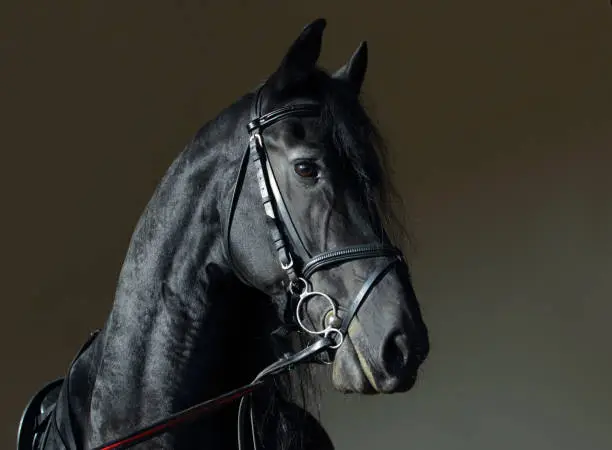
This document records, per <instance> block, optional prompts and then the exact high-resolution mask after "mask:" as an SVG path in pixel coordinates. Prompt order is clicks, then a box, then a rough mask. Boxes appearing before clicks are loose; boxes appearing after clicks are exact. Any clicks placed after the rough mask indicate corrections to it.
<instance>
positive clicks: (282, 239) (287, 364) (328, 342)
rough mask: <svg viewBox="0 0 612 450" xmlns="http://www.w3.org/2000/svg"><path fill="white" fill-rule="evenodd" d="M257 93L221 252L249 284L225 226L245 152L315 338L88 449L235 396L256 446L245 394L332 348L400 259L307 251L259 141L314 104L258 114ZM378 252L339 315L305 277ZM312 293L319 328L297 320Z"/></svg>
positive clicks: (134, 440)
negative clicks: (217, 390)
mask: <svg viewBox="0 0 612 450" xmlns="http://www.w3.org/2000/svg"><path fill="white" fill-rule="evenodd" d="M260 97H261V88H260V89H258V91H257V93H256V96H255V100H254V102H253V106H252V110H251V118H252V119H251V121H250V122H249V123H248V125H247V131H248V133H249V144H248V147H247V149H246V151H245V153H244V155H243V157H242V161H241V164H240V168H239V170H238V175H237V177H236V182H235V183H234V189H233V194H232V199H231V203H230V208H229V212H228V220H227V228H226V230H225V245H226V251H227V254H228V259H229V261H230V263H231V265H232V266H233V268H234V270H235V273H236V275H237V276H238V278H240V279H241V281H242V282H244V283H245V284H247V285H250V283H249V282H248V281H247V279H246V277H245V276H244V275H243V274H242V273H241V272H240V270H239V268H238V266H237V265H236V264H234V263H233V260H232V255H231V251H230V249H231V246H230V229H231V225H232V221H233V217H234V213H235V210H236V207H237V203H238V198H239V195H240V191H241V188H242V185H243V183H244V178H245V174H246V168H247V165H248V162H249V157H250V160H251V161H252V163H253V164H254V166H255V168H256V171H257V182H258V184H259V192H260V194H261V198H262V201H263V206H264V211H265V214H266V218H267V223H268V225H269V229H270V234H271V238H272V242H273V245H274V248H275V250H276V252H277V256H278V261H279V263H280V266H281V267H282V269H283V271H284V272H285V274H286V282H285V286H286V290H287V294H288V296H289V297H290V298H293V299H295V300H297V304H296V306H295V311H294V312H293V313H294V319H295V321H296V322H297V325H298V327H299V331H301V332H305V333H307V334H309V335H312V336H314V337H316V340H315V341H314V342H313V343H311V344H310V345H308V346H307V347H306V348H304V349H302V350H300V351H298V352H296V353H294V354H289V355H284V356H283V357H281V358H280V359H279V360H278V361H276V362H274V363H273V364H271V365H269V366H268V367H266V368H265V369H264V370H262V371H261V372H260V373H259V374H258V375H257V377H255V379H254V380H253V381H252V382H251V383H249V384H247V385H245V386H242V387H239V388H237V389H234V390H233V391H230V392H227V393H225V394H222V395H221V396H219V397H216V398H214V399H211V400H206V401H204V402H201V403H198V404H196V405H194V406H192V407H190V408H187V409H185V410H182V411H180V412H177V413H175V414H173V415H171V416H168V417H165V418H164V419H162V420H159V421H158V422H155V423H153V424H150V425H148V426H146V427H143V428H140V429H138V430H136V431H134V432H132V433H130V434H129V435H127V436H124V437H121V438H119V439H115V440H113V441H111V442H107V443H105V444H103V445H100V446H98V447H96V448H94V449H92V450H116V449H125V448H129V447H132V446H134V445H136V444H138V443H140V442H144V441H147V440H150V439H151V438H153V437H155V436H157V435H160V434H162V433H165V432H166V431H169V430H170V429H172V428H175V427H176V426H178V425H181V424H184V423H188V422H192V421H194V420H196V419H197V418H199V417H201V416H203V415H206V414H209V413H210V412H212V411H214V410H216V409H218V408H220V407H221V406H224V405H226V404H227V403H230V402H233V401H235V400H238V399H240V406H239V409H238V448H239V449H240V450H242V449H243V448H244V431H243V425H244V423H245V421H246V420H247V417H246V414H247V407H248V410H249V411H248V413H249V416H250V417H249V419H250V420H249V421H250V426H251V439H252V443H253V448H254V449H255V450H256V449H257V439H256V436H255V420H254V413H253V408H252V404H250V403H248V402H251V401H252V399H251V396H250V394H251V393H253V392H254V391H256V390H257V389H259V388H260V387H262V386H263V385H264V383H265V381H266V380H267V379H268V378H270V377H273V376H275V375H278V374H280V373H283V372H286V371H288V370H290V369H291V368H292V367H295V366H296V365H298V364H303V363H314V362H325V361H321V360H320V359H317V357H318V356H320V355H321V354H323V353H324V352H329V351H330V350H332V351H333V350H334V349H337V348H339V347H340V346H341V345H342V342H343V340H344V338H345V336H346V335H347V333H348V329H349V325H350V324H351V321H352V320H353V318H354V317H355V316H356V314H357V312H358V311H359V308H360V307H361V306H362V304H363V303H364V301H365V300H366V298H367V297H368V295H369V293H370V292H371V290H372V288H373V287H374V286H375V285H376V284H377V283H378V282H379V281H380V280H381V279H382V278H383V277H384V276H385V275H386V274H387V273H388V272H389V271H390V270H391V268H392V267H393V266H394V264H396V263H398V262H400V261H402V253H401V251H400V250H399V249H397V248H395V247H392V246H388V245H384V244H379V243H373V244H362V245H355V246H348V247H343V248H339V249H333V250H329V251H324V252H322V253H320V254H318V255H315V256H312V255H311V254H310V253H309V252H308V250H307V249H306V246H305V245H304V243H303V241H302V239H301V237H300V233H299V231H298V229H297V227H296V226H295V223H294V222H293V220H292V219H291V215H290V214H289V211H288V209H287V206H286V204H285V202H284V200H283V197H282V194H281V192H280V189H279V187H278V184H277V182H276V178H275V176H274V172H273V170H272V167H271V165H270V161H269V158H268V154H267V151H266V147H265V145H264V139H263V132H264V131H265V129H266V128H268V127H269V126H271V125H273V124H275V123H277V122H279V121H281V120H284V119H286V118H289V117H318V116H319V115H320V107H319V106H318V105H314V104H302V105H288V106H283V107H280V108H278V109H275V110H273V111H271V112H268V113H266V114H263V115H262V114H261V112H260V109H261V108H260ZM294 256H296V257H294ZM383 257H384V258H386V260H387V261H386V262H385V264H383V265H382V266H380V267H379V268H377V269H376V270H375V271H373V272H372V273H371V274H370V276H369V277H368V278H367V279H366V281H365V282H364V283H363V285H362V287H361V289H360V290H359V292H358V293H357V295H356V296H355V298H354V299H353V301H352V302H351V303H350V305H349V307H348V308H347V309H346V310H344V311H342V314H340V313H341V308H340V306H339V305H338V304H337V303H336V301H335V300H333V299H332V297H330V296H329V295H327V294H325V293H323V292H319V291H314V290H312V287H311V282H310V277H311V276H312V275H313V274H314V273H316V272H318V271H320V270H323V269H329V268H331V267H335V266H338V265H340V264H344V263H347V262H350V261H355V260H361V259H366V258H383ZM298 266H299V267H298ZM312 298H319V299H323V300H325V301H326V302H327V303H328V304H329V310H328V312H327V314H326V315H325V320H324V321H322V322H324V326H323V328H322V329H321V330H316V329H311V328H309V327H307V326H306V325H305V324H304V321H303V310H304V307H305V303H306V302H307V301H309V300H310V299H312ZM75 445H76V444H75ZM70 450H73V449H70ZM75 450H76V449H75Z"/></svg>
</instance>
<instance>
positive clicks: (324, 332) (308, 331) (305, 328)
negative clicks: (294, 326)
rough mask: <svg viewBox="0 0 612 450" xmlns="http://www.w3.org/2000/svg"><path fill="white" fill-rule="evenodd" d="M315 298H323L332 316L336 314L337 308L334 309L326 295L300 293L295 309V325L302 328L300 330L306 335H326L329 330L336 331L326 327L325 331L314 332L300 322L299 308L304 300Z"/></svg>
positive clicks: (333, 303) (332, 303) (320, 293)
mask: <svg viewBox="0 0 612 450" xmlns="http://www.w3.org/2000/svg"><path fill="white" fill-rule="evenodd" d="M315 296H320V297H323V298H324V299H325V300H327V301H328V302H329V304H330V306H331V309H332V311H333V313H334V315H337V314H338V308H337V307H336V303H335V302H334V301H333V300H332V299H331V297H330V296H329V295H327V294H324V293H323V292H316V291H315V292H304V293H302V295H300V300H299V301H298V304H297V306H296V307H295V318H296V320H297V323H298V324H299V325H300V327H302V330H304V331H305V332H306V333H310V334H317V335H321V334H322V335H326V334H327V333H328V332H330V331H331V330H335V331H338V330H336V329H335V328H333V327H331V326H328V327H326V328H325V329H323V330H321V331H316V330H311V329H310V328H308V327H307V326H305V325H304V323H303V322H302V317H301V314H300V312H301V308H302V303H303V302H304V300H306V299H308V298H310V297H315Z"/></svg>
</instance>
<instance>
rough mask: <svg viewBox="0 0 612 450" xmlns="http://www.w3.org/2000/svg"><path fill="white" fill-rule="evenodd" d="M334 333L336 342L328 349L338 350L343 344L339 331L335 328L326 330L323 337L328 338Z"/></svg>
mask: <svg viewBox="0 0 612 450" xmlns="http://www.w3.org/2000/svg"><path fill="white" fill-rule="evenodd" d="M333 333H336V336H338V340H337V342H336V344H334V345H330V347H329V348H331V349H334V350H335V349H337V348H340V346H341V345H342V343H343V342H344V335H343V334H342V332H341V331H340V330H338V329H337V328H331V327H330V328H329V329H328V330H327V333H325V335H324V336H325V337H328V336H329V335H330V334H333Z"/></svg>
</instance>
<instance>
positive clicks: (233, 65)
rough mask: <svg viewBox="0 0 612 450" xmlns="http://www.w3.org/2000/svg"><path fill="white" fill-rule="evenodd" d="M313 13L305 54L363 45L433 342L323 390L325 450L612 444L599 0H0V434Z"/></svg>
mask: <svg viewBox="0 0 612 450" xmlns="http://www.w3.org/2000/svg"><path fill="white" fill-rule="evenodd" d="M399 5H401V6H399ZM317 16H323V17H326V18H327V19H328V29H327V31H326V35H325V41H324V50H323V51H324V54H323V56H322V62H323V64H324V65H325V66H326V67H328V68H330V69H335V68H336V67H338V66H339V65H340V64H342V63H343V62H344V61H345V60H346V58H347V57H348V56H349V55H350V53H351V52H352V51H353V50H354V48H355V47H356V46H357V44H358V42H359V41H360V40H361V39H368V41H369V43H370V50H371V59H370V61H371V64H370V68H369V73H368V78H367V85H366V93H367V99H368V102H369V104H370V105H371V106H372V111H373V113H374V114H375V116H376V117H377V119H378V120H379V121H380V123H381V124H382V127H383V130H384V132H385V133H386V135H387V136H388V139H389V141H390V144H391V147H392V148H393V150H394V159H395V168H396V180H397V182H398V184H399V187H400V190H401V193H402V194H403V197H404V199H405V201H406V204H407V207H408V211H409V214H410V217H411V221H410V227H411V229H412V232H413V234H414V236H415V237H416V244H417V248H416V252H415V253H414V254H413V255H412V260H413V267H414V280H415V285H416V290H417V293H418V294H419V296H420V298H421V302H422V304H423V308H424V313H425V317H426V319H427V321H428V323H429V325H430V328H431V336H432V353H431V358H430V360H429V362H428V364H427V365H426V366H425V367H424V370H423V374H422V378H421V380H420V383H419V385H418V388H417V389H416V390H414V391H413V392H412V393H409V394H407V395H398V396H393V397H386V398H382V397H379V398H357V397H350V398H346V397H342V396H340V395H337V394H333V393H330V394H329V395H328V396H326V397H325V403H324V410H323V419H324V423H325V426H326V427H327V428H328V430H329V431H330V433H331V434H332V437H333V438H334V439H335V442H336V444H337V448H338V449H371V448H406V449H408V448H418V449H420V450H427V449H432V450H434V449H435V450H439V449H483V450H484V449H493V448H494V449H516V448H521V449H538V450H544V449H576V448H580V449H583V450H587V449H594V450H595V449H610V448H612V427H611V422H612V390H611V389H610V380H612V356H611V350H610V344H611V343H612V339H611V337H612V331H611V328H610V321H611V320H612V302H611V301H610V300H611V297H612V275H611V274H612V270H611V269H612V238H611V232H612V203H611V202H612V201H611V199H610V192H611V189H612V181H611V180H612V173H611V172H612V171H611V169H612V156H610V151H611V150H612V149H611V147H612V7H611V6H610V4H609V2H608V1H606V0H597V1H596V0H574V1H570V0H563V1H560V0H557V1H552V0H546V1H543V0H542V1H533V0H515V1H513V2H495V1H493V2H492V1H485V0H480V1H478V0H464V1H442V2H440V1H438V2H433V1H432V2H416V1H411V2H404V3H401V2H399V1H397V0H393V1H381V0H378V1H376V2H365V1H351V2H349V1H346V2H340V1H333V2H332V1H329V0H326V1H323V0H321V1H308V2H297V1H296V2H280V1H268V2H265V1H264V2H262V1H258V2H254V1H246V0H244V1H232V2H229V1H224V2H204V1H195V0H193V1H179V0H173V1H159V2H151V1H129V2H126V1H119V0H115V1H104V2H102V1H95V2H94V1H90V2H84V1H62V2H48V1H45V2H43V1H40V0H39V1H30V2H23V1H22V2H16V1H7V0H4V1H3V2H2V3H1V5H0V56H1V59H0V61H1V62H0V64H1V66H0V95H1V97H0V114H1V124H2V133H0V148H1V151H2V166H1V167H2V177H0V179H1V180H2V181H1V182H2V186H0V195H1V199H0V200H1V205H2V220H1V221H0V224H1V226H2V231H1V233H0V236H1V238H2V243H1V248H2V258H1V264H2V270H1V272H0V273H2V280H1V282H2V300H3V305H4V308H3V311H4V314H3V317H2V326H1V327H0V333H1V335H0V345H1V346H2V347H1V353H0V354H1V355H2V358H1V360H0V361H1V364H2V370H1V374H2V375H1V376H2V379H1V380H0V401H1V407H0V419H1V420H0V427H1V428H0V447H1V448H13V445H14V436H15V430H16V426H17V420H18V417H19V415H20V413H21V411H22V408H23V406H24V405H25V402H26V400H27V399H28V397H29V396H30V395H31V394H33V392H34V391H35V390H36V389H37V388H39V387H40V386H41V385H42V383H43V382H45V381H47V380H50V379H52V378H54V377H56V376H59V375H62V374H63V373H64V371H65V368H66V365H67V364H68V362H69V360H70V358H71V357H72V355H73V354H74V352H75V351H76V350H77V348H78V347H79V346H80V344H81V343H82V342H83V340H84V338H85V336H86V335H87V333H88V332H89V330H91V329H92V328H94V327H97V326H100V325H101V324H102V322H103V320H104V318H105V316H106V314H107V312H108V310H109V308H110V305H111V299H112V294H113V290H114V284H115V281H116V277H117V273H118V271H119V268H120V265H121V263H122V259H123V255H124V252H125V250H126V246H127V243H128V239H129V237H130V234H131V232H132V228H133V226H134V224H135V222H136V220H137V218H138V216H139V214H140V212H141V211H142V208H143V207H144V205H145V203H146V201H147V200H148V198H149V196H150V195H151V194H152V191H153V189H154V186H155V185H156V183H157V181H158V180H159V179H160V177H161V175H162V174H163V172H164V170H165V169H166V167H167V166H168V165H169V163H170V162H171V160H172V159H173V158H174V157H175V155H176V154H177V153H178V151H180V150H181V148H182V146H183V145H184V144H185V143H186V142H187V140H188V139H189V137H190V136H191V135H192V134H193V133H194V132H195V130H196V129H197V128H198V127H199V126H200V125H201V124H202V123H203V122H204V121H206V120H208V119H209V118H211V117H212V116H214V115H215V114H216V113H217V112H218V111H219V110H220V109H221V108H223V107H225V106H226V105H228V104H229V103H231V102H232V101H234V99H236V98H237V97H238V96H239V95H241V94H242V93H244V92H245V91H246V90H247V89H250V88H251V87H253V86H254V85H255V84H256V83H257V82H259V81H260V80H261V79H263V78H264V77H265V76H267V75H268V74H269V73H270V72H271V71H272V70H273V69H274V68H275V66H276V64H277V62H278V61H279V59H280V58H281V56H282V54H283V52H284V50H285V49H286V48H287V46H288V45H289V44H290V42H291V41H292V40H293V39H294V38H295V37H296V36H297V34H298V33H299V31H300V30H301V28H302V26H304V25H305V24H306V23H308V22H309V21H310V20H312V19H314V18H316V17H317Z"/></svg>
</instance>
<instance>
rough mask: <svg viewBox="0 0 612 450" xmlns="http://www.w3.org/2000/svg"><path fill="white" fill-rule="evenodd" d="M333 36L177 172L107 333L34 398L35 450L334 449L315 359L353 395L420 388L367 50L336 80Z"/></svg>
mask: <svg viewBox="0 0 612 450" xmlns="http://www.w3.org/2000/svg"><path fill="white" fill-rule="evenodd" d="M324 28H325V21H324V20H323V19H319V20H316V21H314V22H313V23H311V24H310V25H308V26H307V27H306V28H305V29H304V30H303V31H302V33H301V34H300V36H299V37H298V38H297V40H296V41H295V42H294V43H293V45H292V46H291V47H290V49H289V50H288V52H287V54H286V55H285V57H284V58H283V60H282V62H281V64H280V66H279V67H278V69H277V70H276V71H275V72H274V73H273V74H272V75H271V76H270V77H269V78H268V79H267V80H266V81H265V82H264V83H263V84H262V85H260V86H258V87H257V88H256V89H255V90H254V91H253V92H251V93H248V94H247V95H245V96H244V97H242V98H241V99H239V100H238V101H237V102H236V103H234V104H233V105H231V106H230V107H228V108H227V109H225V110H224V111H223V112H221V113H220V114H219V115H218V116H217V117H216V118H215V119H213V120H212V121H210V122H209V123H208V124H206V125H205V126H204V127H202V128H201V129H200V130H199V132H198V133H197V134H196V136H195V137H194V138H193V140H192V141H191V142H190V143H189V144H188V145H187V146H186V148H185V149H184V151H183V152H182V153H181V154H180V155H179V156H178V157H177V158H176V160H175V161H174V162H173V164H172V165H171V167H170V168H169V170H168V171H167V173H166V174H165V176H164V177H163V179H162V181H161V183H160V184H159V186H158V187H157V189H156V191H155V193H154V195H153V197H152V199H151V200H150V202H149V204H148V206H147V207H146V209H145V211H144V213H143V215H142V216H141V218H140V220H139V222H138V224H137V226H136V229H135V231H134V234H133V236H132V240H131V242H130V245H129V249H128V251H127V255H126V258H125V261H124V264H123V267H122V270H121V274H120V277H119V281H118V286H117V290H116V296H115V301H114V305H113V308H112V311H111V313H110V315H109V317H108V319H107V321H106V323H105V325H104V327H103V328H102V329H101V330H99V331H98V332H95V333H93V334H92V336H91V338H90V339H89V340H88V341H87V343H86V344H85V345H84V346H83V348H82V349H81V351H80V352H79V353H78V354H77V356H76V358H75V359H74V361H73V362H72V364H71V365H70V367H69V369H68V371H67V374H66V376H65V378H62V379H60V380H57V381H56V382H53V383H50V384H48V385H47V386H45V387H44V388H43V389H42V390H41V391H40V392H39V393H38V394H37V395H36V396H34V398H33V399H32V400H31V402H30V404H29V405H28V407H27V408H26V410H25V411H24V414H23V417H22V421H21V424H20V432H19V436H20V437H19V439H18V447H19V449H20V450H21V449H26V448H27V449H32V448H36V449H69V450H77V449H84V450H91V449H94V448H96V449H109V450H110V449H116V448H127V447H129V446H133V445H137V446H138V448H155V449H159V448H163V449H191V448H193V449H204V448H206V449H211V450H212V449H223V450H227V449H232V448H237V446H238V448H241V449H244V448H246V447H245V446H247V445H248V448H266V449H299V448H317V449H322V448H333V446H332V444H331V442H330V441H329V438H328V437H327V435H326V434H325V432H324V431H323V429H322V427H321V426H320V425H319V424H318V421H317V420H316V419H315V418H314V417H315V416H314V415H313V414H311V413H312V409H311V406H312V404H313V402H312V397H311V396H309V395H307V394H309V393H311V392H312V389H313V388H314V387H316V386H315V385H314V384H313V383H312V379H311V378H310V375H311V372H308V371H307V368H308V367H314V366H312V365H309V364H301V363H328V364H330V365H331V378H332V382H333V385H334V387H335V388H336V389H338V390H340V391H342V392H346V393H351V392H353V393H362V394H374V393H394V392H405V391H407V390H409V389H410V388H411V387H412V386H413V384H414V382H415V380H416V376H417V371H418V368H419V366H420V365H421V363H422V362H423V361H424V360H425V358H426V357H427V354H428V351H429V340H428V334H427V328H426V326H425V324H424V323H423V320H422V317H421V314H420V310H419V306H418V302H417V300H416V296H415V293H414V291H413V288H412V285H411V282H410V275H409V269H408V266H407V263H406V262H405V260H404V259H403V256H402V254H401V252H400V251H399V250H398V246H397V245H398V244H397V242H395V240H394V239H393V233H392V232H391V231H390V230H392V228H390V227H392V225H393V224H394V223H395V222H394V221H393V220H388V219H389V218H392V217H393V216H392V213H391V209H392V208H391V207H390V206H391V202H390V201H389V199H390V198H391V197H390V195H389V194H390V192H392V190H391V189H390V187H389V185H388V180H387V177H386V175H385V170H384V168H385V163H384V158H383V157H384V152H383V145H382V144H383V141H382V139H381V138H380V136H379V134H378V132H377V130H376V128H375V126H374V125H373V124H372V122H371V120H370V119H369V118H368V116H367V114H366V112H365V110H364V108H363V107H362V105H361V103H360V100H359V98H360V91H361V87H362V83H363V80H364V76H365V72H366V66H367V47H366V44H365V42H364V43H362V44H361V45H360V46H359V48H358V49H357V51H356V52H355V53H354V54H353V55H352V57H351V58H350V60H349V61H348V63H347V64H346V65H344V66H343V67H342V68H341V69H340V70H338V71H337V72H335V73H334V74H333V75H329V74H327V73H326V72H324V71H323V70H322V69H320V68H318V67H317V66H316V63H317V59H318V57H319V53H320V50H321V41H322V34H323V30H324ZM262 202H263V205H262ZM262 369H263V370H262ZM309 381H310V382H309ZM224 393H225V394H224ZM211 398H213V400H210V401H206V400H207V399H211ZM238 399H240V402H238V401H232V400H238ZM193 405H196V406H193ZM307 411H309V412H307ZM200 416H202V417H200ZM236 417H238V421H236ZM196 418H197V419H198V420H196ZM247 430H248V431H249V432H248V434H247V433H246V431H247Z"/></svg>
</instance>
